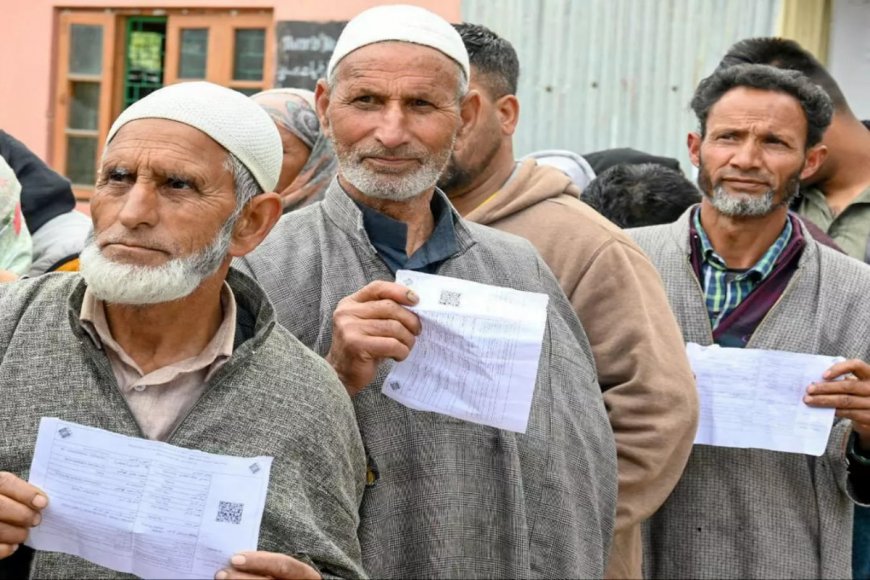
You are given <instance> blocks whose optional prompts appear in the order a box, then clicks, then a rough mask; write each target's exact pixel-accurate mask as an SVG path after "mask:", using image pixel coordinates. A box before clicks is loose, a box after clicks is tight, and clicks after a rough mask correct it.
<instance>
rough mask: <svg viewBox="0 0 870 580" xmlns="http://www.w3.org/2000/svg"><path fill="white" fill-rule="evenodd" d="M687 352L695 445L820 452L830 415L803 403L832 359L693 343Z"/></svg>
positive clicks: (826, 440)
mask: <svg viewBox="0 0 870 580" xmlns="http://www.w3.org/2000/svg"><path fill="white" fill-rule="evenodd" d="M686 352H687V354H688V355H689V362H690V363H691V364H692V370H693V371H694V373H695V378H696V379H697V383H698V394H699V399H700V404H701V414H700V420H699V422H698V433H697V435H696V437H695V443H696V444H704V445H718V446H721V447H744V448H745V447H751V448H756V449H770V450H774V451H786V452H791V453H806V454H809V455H816V456H818V455H821V454H822V453H824V451H825V447H826V446H827V443H828V437H829V436H830V433H831V426H832V423H833V420H834V411H833V409H817V408H812V407H808V406H807V405H806V404H804V402H803V398H804V394H805V392H806V389H807V386H808V385H809V384H810V383H812V382H814V381H818V380H820V379H821V378H822V375H823V373H824V372H825V371H826V370H827V369H828V368H829V367H830V366H831V365H832V364H834V363H835V362H836V361H837V360H838V359H837V358H836V357H830V356H821V355H811V354H800V353H793V352H781V351H772V350H758V349H746V348H720V347H718V346H708V347H703V346H700V345H698V344H694V343H689V344H688V345H687V347H686Z"/></svg>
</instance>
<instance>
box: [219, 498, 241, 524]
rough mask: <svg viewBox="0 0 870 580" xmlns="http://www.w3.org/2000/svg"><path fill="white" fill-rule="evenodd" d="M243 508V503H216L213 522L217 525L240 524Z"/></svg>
mask: <svg viewBox="0 0 870 580" xmlns="http://www.w3.org/2000/svg"><path fill="white" fill-rule="evenodd" d="M244 507H245V504H243V503H233V502H231V501H221V502H218V513H217V519H216V520H215V521H217V522H218V523H221V522H226V523H228V524H240V523H242V508H244Z"/></svg>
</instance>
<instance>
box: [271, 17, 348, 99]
mask: <svg viewBox="0 0 870 580" xmlns="http://www.w3.org/2000/svg"><path fill="white" fill-rule="evenodd" d="M345 24H347V22H303V21H295V20H288V21H282V22H278V23H276V25H275V39H276V42H277V45H278V46H277V51H278V58H277V59H276V61H275V62H276V63H277V66H276V67H275V86H276V87H289V88H295V89H310V90H312V91H313V90H314V86H315V85H316V84H317V79H320V78H325V77H326V66H327V65H328V64H329V57H331V56H332V51H333V49H334V48H335V41H336V40H338V36H339V35H340V34H341V31H342V30H343V29H344V25H345Z"/></svg>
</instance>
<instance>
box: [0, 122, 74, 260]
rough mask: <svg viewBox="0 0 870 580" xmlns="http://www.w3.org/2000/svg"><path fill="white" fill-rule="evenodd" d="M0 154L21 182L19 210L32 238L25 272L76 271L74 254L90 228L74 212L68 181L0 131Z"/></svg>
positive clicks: (14, 139) (10, 136)
mask: <svg viewBox="0 0 870 580" xmlns="http://www.w3.org/2000/svg"><path fill="white" fill-rule="evenodd" d="M0 157H2V158H3V159H4V160H5V161H6V162H7V163H8V164H9V167H10V168H11V169H12V171H13V172H14V174H15V177H16V178H17V179H18V182H19V183H20V184H21V211H22V213H23V215H24V221H25V223H26V224H27V228H28V229H29V230H30V235H31V237H32V239H33V261H32V264H31V265H30V269H29V270H28V271H27V272H24V273H25V274H28V275H30V276H38V275H40V274H44V273H46V272H52V271H55V270H65V271H75V270H78V255H79V252H81V251H82V248H83V247H84V245H85V238H87V235H88V233H89V232H90V231H91V220H90V219H88V216H86V215H85V214H83V213H81V212H79V211H76V210H75V207H76V199H75V196H74V195H73V191H72V187H71V186H70V183H69V181H68V180H67V179H66V178H64V177H62V176H61V175H59V174H58V173H57V172H55V171H54V170H53V169H51V168H50V167H49V166H48V165H46V164H45V162H44V161H43V160H42V159H40V158H39V157H38V156H37V155H36V154H35V153H33V152H32V151H31V150H30V149H28V148H27V146H26V145H25V144H24V143H22V142H21V141H19V140H18V139H16V138H15V137H13V136H12V135H10V134H9V133H6V132H5V131H2V130H0Z"/></svg>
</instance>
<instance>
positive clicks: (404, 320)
mask: <svg viewBox="0 0 870 580" xmlns="http://www.w3.org/2000/svg"><path fill="white" fill-rule="evenodd" d="M416 303H417V296H416V295H415V294H414V293H413V292H410V291H409V290H408V288H406V287H404V286H401V285H399V284H394V283H392V282H384V281H376V282H372V283H370V284H367V285H366V286H365V287H363V288H362V289H361V290H359V291H358V292H355V293H353V294H351V295H350V296H348V297H347V298H344V299H343V300H342V301H341V302H339V303H338V306H337V307H336V309H335V312H334V313H333V315H332V345H331V346H330V349H329V352H328V353H327V355H326V360H327V361H328V362H329V364H331V365H332V368H333V369H335V372H336V373H337V374H338V377H339V378H340V379H341V382H342V383H343V384H344V387H345V388H346V389H347V391H348V393H350V396H354V395H356V394H357V393H358V392H359V391H360V390H362V389H363V388H365V386H366V385H368V384H369V383H370V382H372V380H373V379H374V378H375V374H377V371H378V365H379V364H380V363H381V361H382V360H384V359H386V358H391V359H393V360H396V361H402V360H405V359H406V358H407V357H408V354H410V352H411V349H412V348H413V347H414V342H415V340H416V336H417V335H418V334H420V321H419V320H418V319H417V316H416V315H415V314H414V313H413V312H411V311H410V310H408V309H407V308H405V306H413V305H414V304H416Z"/></svg>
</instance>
